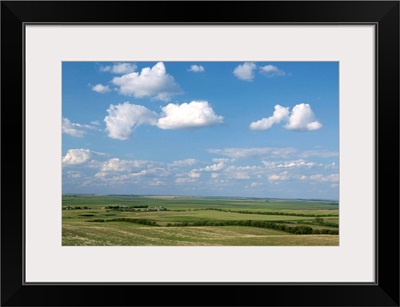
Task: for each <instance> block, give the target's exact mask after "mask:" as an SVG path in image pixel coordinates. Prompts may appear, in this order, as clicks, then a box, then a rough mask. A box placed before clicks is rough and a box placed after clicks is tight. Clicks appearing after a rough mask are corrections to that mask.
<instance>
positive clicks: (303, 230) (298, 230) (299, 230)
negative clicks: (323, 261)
mask: <svg viewBox="0 0 400 307" xmlns="http://www.w3.org/2000/svg"><path fill="white" fill-rule="evenodd" d="M88 222H128V223H135V224H141V225H146V226H157V227H159V226H161V225H159V224H157V223H156V222H155V221H152V220H147V219H132V218H115V219H108V220H105V219H93V220H89V221H88ZM166 226H167V227H188V226H192V227H193V226H194V227H201V226H247V227H258V228H268V229H274V230H280V231H284V232H288V233H293V234H300V235H303V234H330V235H337V234H339V231H338V230H336V229H313V228H311V227H309V226H293V227H292V226H288V225H285V224H281V223H272V222H267V221H252V220H238V221H196V222H191V223H189V222H182V223H174V224H171V223H168V224H167V225H166Z"/></svg>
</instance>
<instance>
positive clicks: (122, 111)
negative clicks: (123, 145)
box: [104, 102, 158, 140]
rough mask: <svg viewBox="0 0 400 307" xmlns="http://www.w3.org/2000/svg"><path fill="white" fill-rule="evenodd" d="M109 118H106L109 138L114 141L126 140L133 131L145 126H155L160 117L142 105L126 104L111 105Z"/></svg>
mask: <svg viewBox="0 0 400 307" xmlns="http://www.w3.org/2000/svg"><path fill="white" fill-rule="evenodd" d="M107 112H108V116H106V117H105V118H104V121H105V122H106V130H107V131H108V136H109V137H110V138H113V139H118V140H126V139H128V138H129V136H130V135H131V134H132V132H133V130H134V129H135V128H136V127H138V126H140V125H143V124H150V125H155V124H156V122H157V118H158V115H157V114H156V113H155V112H153V111H151V110H149V109H147V108H146V107H144V106H141V105H135V104H130V103H128V102H125V103H123V104H118V105H110V108H109V109H108V110H107Z"/></svg>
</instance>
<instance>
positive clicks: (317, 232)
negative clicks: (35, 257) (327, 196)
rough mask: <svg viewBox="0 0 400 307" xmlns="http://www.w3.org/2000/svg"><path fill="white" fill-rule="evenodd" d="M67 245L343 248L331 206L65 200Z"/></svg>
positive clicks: (155, 199) (154, 199) (99, 197)
mask: <svg viewBox="0 0 400 307" xmlns="http://www.w3.org/2000/svg"><path fill="white" fill-rule="evenodd" d="M62 209H63V210H62V244H63V245H64V246H73V245H79V246H86V245H88V246H105V245H108V246H110V245H111V246H149V245H153V246H190V245H191V246H211V245H217V246H289V245H291V246H314V245H322V246H325V245H336V246H337V245H338V244H339V228H338V225H339V207H338V203H337V202H333V201H322V200H321V201H314V200H312V201H311V200H281V199H249V198H204V197H203V198H202V197H179V196H114V195H112V196H111V195H110V196H108V195H64V196H63V198H62Z"/></svg>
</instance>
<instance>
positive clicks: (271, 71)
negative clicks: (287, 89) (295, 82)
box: [260, 65, 286, 77]
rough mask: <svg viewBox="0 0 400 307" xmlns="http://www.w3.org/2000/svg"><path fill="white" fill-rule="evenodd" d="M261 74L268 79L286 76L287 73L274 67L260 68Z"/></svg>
mask: <svg viewBox="0 0 400 307" xmlns="http://www.w3.org/2000/svg"><path fill="white" fill-rule="evenodd" d="M260 72H261V73H263V74H264V75H265V76H267V77H275V76H284V75H285V74H286V73H285V72H284V71H283V70H281V69H279V68H278V67H276V66H274V65H266V66H262V67H260Z"/></svg>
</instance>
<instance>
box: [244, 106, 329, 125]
mask: <svg viewBox="0 0 400 307" xmlns="http://www.w3.org/2000/svg"><path fill="white" fill-rule="evenodd" d="M282 121H286V125H285V126H284V127H285V129H287V130H297V131H313V130H318V129H320V128H322V124H321V123H320V122H318V121H316V120H315V115H314V112H313V111H312V110H311V106H310V105H309V104H306V103H300V104H297V105H295V106H294V107H293V109H292V112H291V113H290V114H289V108H288V107H287V108H284V107H282V106H280V105H279V104H277V105H276V106H275V111H274V113H273V114H272V116H270V117H267V118H262V119H260V120H258V121H255V122H252V123H251V124H250V129H251V130H268V129H269V128H271V127H272V125H274V124H279V123H280V122H282Z"/></svg>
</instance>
